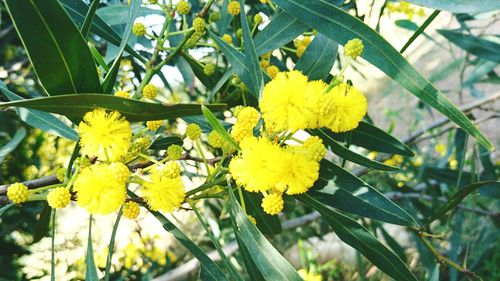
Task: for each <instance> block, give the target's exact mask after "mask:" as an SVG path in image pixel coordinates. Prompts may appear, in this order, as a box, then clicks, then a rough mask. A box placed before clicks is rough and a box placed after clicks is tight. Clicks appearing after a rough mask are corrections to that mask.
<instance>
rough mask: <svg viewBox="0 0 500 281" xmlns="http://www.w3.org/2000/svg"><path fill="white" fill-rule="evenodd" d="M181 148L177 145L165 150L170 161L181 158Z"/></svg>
mask: <svg viewBox="0 0 500 281" xmlns="http://www.w3.org/2000/svg"><path fill="white" fill-rule="evenodd" d="M182 153H183V151H182V147H181V146H180V145H178V144H172V145H171V146H169V147H168V148H167V155H168V158H169V159H170V160H179V159H181V157H182Z"/></svg>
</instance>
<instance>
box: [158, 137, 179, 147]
mask: <svg viewBox="0 0 500 281" xmlns="http://www.w3.org/2000/svg"><path fill="white" fill-rule="evenodd" d="M173 144H177V145H182V139H181V138H179V137H175V136H171V137H164V138H159V139H156V140H155V141H154V142H153V143H152V144H151V146H150V148H151V149H167V147H169V146H171V145H173Z"/></svg>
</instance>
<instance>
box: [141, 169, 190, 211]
mask: <svg viewBox="0 0 500 281" xmlns="http://www.w3.org/2000/svg"><path fill="white" fill-rule="evenodd" d="M143 187H144V190H143V194H144V199H145V200H146V203H147V204H148V206H149V207H150V208H151V210H153V211H163V212H167V213H170V212H173V211H175V210H176V209H178V208H179V207H180V206H181V204H182V202H184V198H186V191H185V189H184V183H183V182H182V180H181V178H180V177H177V178H173V179H171V178H168V177H166V176H164V175H163V174H162V173H160V172H158V171H156V170H153V171H152V173H151V181H150V182H145V183H144V184H143Z"/></svg>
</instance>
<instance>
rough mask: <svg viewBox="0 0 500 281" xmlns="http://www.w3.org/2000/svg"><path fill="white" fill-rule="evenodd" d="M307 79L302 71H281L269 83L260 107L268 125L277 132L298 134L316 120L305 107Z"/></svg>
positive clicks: (310, 110)
mask: <svg viewBox="0 0 500 281" xmlns="http://www.w3.org/2000/svg"><path fill="white" fill-rule="evenodd" d="M307 85H308V82H307V77H306V76H305V75H303V74H302V73H300V72H299V71H291V72H280V73H278V74H277V75H276V77H275V78H274V79H273V80H271V81H270V82H269V83H267V84H266V86H265V87H264V91H263V92H262V99H261V100H260V103H259V106H260V109H261V112H262V118H263V119H264V121H265V123H266V126H267V127H269V128H270V129H271V130H272V131H274V132H281V131H287V130H290V131H292V132H295V131H297V130H299V129H305V128H307V125H308V124H309V123H310V122H311V120H313V119H315V114H314V112H313V109H310V108H308V107H307V106H306V99H307V97H306V95H305V94H304V91H305V89H306V87H307Z"/></svg>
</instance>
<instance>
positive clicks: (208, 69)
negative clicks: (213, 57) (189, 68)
mask: <svg viewBox="0 0 500 281" xmlns="http://www.w3.org/2000/svg"><path fill="white" fill-rule="evenodd" d="M203 73H205V74H206V75H208V76H212V75H213V74H214V73H215V64H211V63H207V64H205V66H204V67H203Z"/></svg>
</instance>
